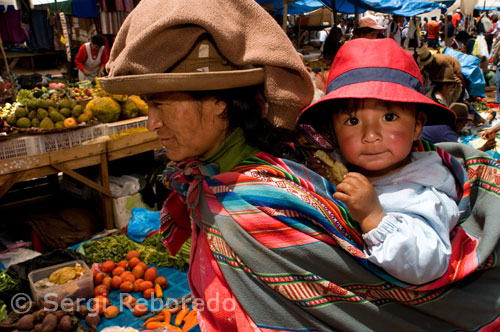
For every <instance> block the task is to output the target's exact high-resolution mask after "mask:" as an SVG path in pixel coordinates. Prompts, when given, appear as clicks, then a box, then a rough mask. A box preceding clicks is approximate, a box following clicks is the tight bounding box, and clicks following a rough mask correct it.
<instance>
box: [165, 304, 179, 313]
mask: <svg viewBox="0 0 500 332" xmlns="http://www.w3.org/2000/svg"><path fill="white" fill-rule="evenodd" d="M166 310H168V312H170V313H171V314H172V315H173V314H176V313H178V312H179V311H181V307H179V306H176V307H173V308H172V309H166Z"/></svg>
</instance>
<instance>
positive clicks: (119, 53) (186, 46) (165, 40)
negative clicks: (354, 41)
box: [99, 0, 314, 129]
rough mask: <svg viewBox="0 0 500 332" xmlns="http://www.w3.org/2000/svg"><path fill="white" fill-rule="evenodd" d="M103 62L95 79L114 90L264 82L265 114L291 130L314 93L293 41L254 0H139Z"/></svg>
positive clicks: (191, 88)
mask: <svg viewBox="0 0 500 332" xmlns="http://www.w3.org/2000/svg"><path fill="white" fill-rule="evenodd" d="M106 68H107V70H108V72H109V76H108V77H107V78H99V83H100V84H101V86H102V87H103V89H104V90H106V91H108V92H110V93H116V94H150V93H158V92H163V91H200V90H221V89H230V88H238V87H245V86H252V85H258V84H263V86H264V93H265V99H266V102H267V119H268V120H269V121H270V122H271V123H273V124H274V125H276V126H281V127H286V128H290V129H293V128H294V126H295V122H296V119H297V117H298V115H299V113H300V111H301V110H302V109H303V108H305V107H306V106H308V105H309V104H310V102H311V100H312V98H313V96H314V86H313V83H312V79H311V77H310V74H309V72H308V70H307V69H306V67H305V65H304V63H303V61H302V59H301V57H300V56H299V54H298V53H297V51H296V49H295V48H294V46H293V44H292V43H291V41H290V39H289V38H288V36H287V35H286V34H285V32H284V31H283V30H282V29H281V27H280V26H279V25H278V24H277V22H276V21H275V20H274V19H273V18H272V17H271V16H270V15H269V14H268V13H267V12H266V11H265V10H264V9H263V8H262V7H261V6H260V5H259V4H258V3H257V2H256V1H255V0H238V1H234V0H217V1H213V0H182V1H179V0H141V1H140V2H139V4H138V5H137V7H136V8H135V9H134V10H133V11H132V12H131V13H130V14H129V15H128V16H127V19H126V20H125V22H124V23H123V24H122V26H121V27H120V30H119V31H118V34H117V36H116V39H115V42H114V44H113V47H112V49H111V53H110V59H109V61H108V63H107V65H106Z"/></svg>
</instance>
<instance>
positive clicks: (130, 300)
mask: <svg viewBox="0 0 500 332" xmlns="http://www.w3.org/2000/svg"><path fill="white" fill-rule="evenodd" d="M136 302H137V300H136V298H135V297H133V296H132V295H129V296H126V297H125V298H124V299H123V305H124V306H125V307H127V308H129V309H131V308H132V307H133V306H135V303H136Z"/></svg>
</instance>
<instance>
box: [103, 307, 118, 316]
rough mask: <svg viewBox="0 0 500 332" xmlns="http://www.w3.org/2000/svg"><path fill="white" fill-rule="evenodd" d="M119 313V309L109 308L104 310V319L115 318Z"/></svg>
mask: <svg viewBox="0 0 500 332" xmlns="http://www.w3.org/2000/svg"><path fill="white" fill-rule="evenodd" d="M119 313H120V308H118V307H117V306H115V305H112V306H109V307H107V308H106V310H104V317H106V318H107V319H111V318H115V317H116V316H118V314H119Z"/></svg>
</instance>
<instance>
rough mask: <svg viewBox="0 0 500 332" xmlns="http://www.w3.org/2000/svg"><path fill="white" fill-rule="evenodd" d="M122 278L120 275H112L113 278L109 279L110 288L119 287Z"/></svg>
mask: <svg viewBox="0 0 500 332" xmlns="http://www.w3.org/2000/svg"><path fill="white" fill-rule="evenodd" d="M122 282H123V280H122V278H121V277H120V276H114V277H113V279H111V288H113V289H118V288H120V285H121V284H122Z"/></svg>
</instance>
